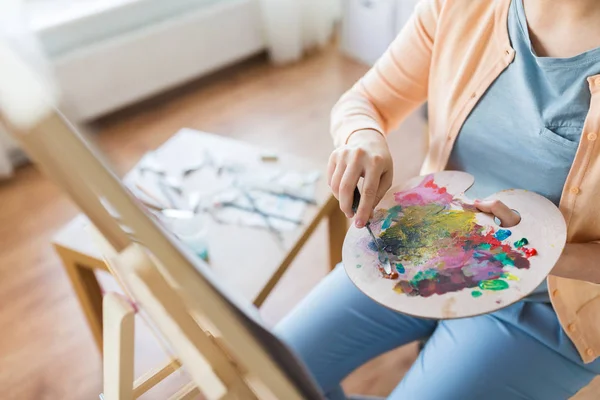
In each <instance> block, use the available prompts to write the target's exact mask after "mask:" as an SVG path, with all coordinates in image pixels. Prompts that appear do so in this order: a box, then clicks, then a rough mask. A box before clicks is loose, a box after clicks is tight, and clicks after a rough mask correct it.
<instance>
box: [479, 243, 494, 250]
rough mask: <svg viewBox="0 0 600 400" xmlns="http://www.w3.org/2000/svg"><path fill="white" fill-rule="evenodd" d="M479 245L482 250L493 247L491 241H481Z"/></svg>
mask: <svg viewBox="0 0 600 400" xmlns="http://www.w3.org/2000/svg"><path fill="white" fill-rule="evenodd" d="M478 247H479V249H481V250H489V249H491V248H492V245H491V244H489V243H481V244H480V245H479V246H478Z"/></svg>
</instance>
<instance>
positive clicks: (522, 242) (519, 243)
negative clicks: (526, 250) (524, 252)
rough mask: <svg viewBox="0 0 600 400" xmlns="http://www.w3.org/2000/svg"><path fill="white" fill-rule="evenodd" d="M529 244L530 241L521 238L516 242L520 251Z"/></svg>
mask: <svg viewBox="0 0 600 400" xmlns="http://www.w3.org/2000/svg"><path fill="white" fill-rule="evenodd" d="M528 244H529V240H527V238H521V239H519V240H517V241H516V242H515V247H516V248H517V249H520V248H521V247H523V246H527V245H528Z"/></svg>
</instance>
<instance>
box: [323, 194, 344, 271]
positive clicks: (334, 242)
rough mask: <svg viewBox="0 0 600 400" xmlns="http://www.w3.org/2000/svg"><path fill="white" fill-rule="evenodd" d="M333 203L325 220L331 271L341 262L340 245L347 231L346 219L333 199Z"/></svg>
mask: <svg viewBox="0 0 600 400" xmlns="http://www.w3.org/2000/svg"><path fill="white" fill-rule="evenodd" d="M333 200H334V201H333V202H334V203H335V204H333V205H332V207H331V212H330V213H329V216H328V220H327V227H328V230H329V266H330V267H331V269H333V268H335V266H336V265H337V264H338V263H339V262H340V261H342V245H343V244H344V238H345V236H346V230H347V229H348V219H347V218H346V216H345V215H344V213H343V212H342V210H340V207H339V204H338V202H337V201H335V198H334V199H333Z"/></svg>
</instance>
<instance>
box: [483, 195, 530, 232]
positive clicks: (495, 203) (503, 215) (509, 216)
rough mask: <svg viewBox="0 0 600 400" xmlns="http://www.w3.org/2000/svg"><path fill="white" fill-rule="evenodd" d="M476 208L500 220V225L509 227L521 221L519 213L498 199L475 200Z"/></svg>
mask: <svg viewBox="0 0 600 400" xmlns="http://www.w3.org/2000/svg"><path fill="white" fill-rule="evenodd" d="M475 207H477V209H478V210H480V211H482V212H484V213H488V214H492V215H494V216H495V217H497V218H498V219H499V220H500V226H502V227H506V228H509V227H511V226H515V225H517V224H518V223H519V222H520V221H521V217H520V216H519V214H517V213H516V212H514V211H513V210H511V209H510V208H509V207H508V206H507V205H506V204H504V203H503V202H501V201H499V200H488V201H479V200H476V201H475Z"/></svg>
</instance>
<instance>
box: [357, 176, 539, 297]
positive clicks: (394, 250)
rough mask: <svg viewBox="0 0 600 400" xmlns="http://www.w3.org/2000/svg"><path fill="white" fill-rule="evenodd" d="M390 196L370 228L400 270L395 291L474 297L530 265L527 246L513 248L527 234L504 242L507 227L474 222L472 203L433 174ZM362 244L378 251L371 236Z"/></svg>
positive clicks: (501, 287) (502, 287)
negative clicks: (390, 201)
mask: <svg viewBox="0 0 600 400" xmlns="http://www.w3.org/2000/svg"><path fill="white" fill-rule="evenodd" d="M394 200H395V202H396V205H394V206H393V207H391V208H389V209H380V210H377V212H376V213H375V215H374V217H373V219H372V220H371V227H372V228H373V230H374V232H379V234H378V235H377V236H378V238H377V240H378V242H379V245H380V246H381V247H382V248H383V249H384V250H385V251H386V252H388V254H390V255H391V258H392V259H393V260H395V262H394V263H395V264H396V270H397V271H398V272H399V273H400V274H401V276H399V277H398V279H397V283H396V285H395V287H394V291H396V292H397V293H404V294H407V295H408V296H422V297H429V296H432V295H434V294H438V295H442V294H445V293H450V292H457V291H460V290H463V289H468V288H472V289H476V290H474V291H473V292H471V295H472V296H473V297H479V295H477V294H476V293H477V292H481V291H499V290H505V289H507V288H508V287H509V286H510V285H509V283H508V281H510V280H512V281H515V280H518V278H517V277H516V276H515V275H507V271H508V270H510V269H513V268H516V269H527V268H529V265H530V263H529V260H528V257H527V250H529V249H522V248H521V249H519V248H515V247H517V246H516V245H517V243H518V244H521V243H523V244H522V246H521V247H523V246H525V245H526V244H528V241H527V239H525V238H523V239H521V240H519V241H517V242H515V247H513V246H511V243H505V242H503V241H504V240H506V239H507V238H508V237H510V236H511V234H512V232H511V231H509V230H508V229H498V230H496V229H495V228H494V227H486V226H482V225H480V224H478V223H477V214H478V210H477V209H476V208H475V206H474V205H472V204H467V203H465V202H463V201H462V200H460V199H456V198H454V196H453V195H452V194H450V193H448V192H447V190H446V188H445V187H440V186H438V185H437V184H436V183H435V181H434V178H433V175H429V176H427V177H425V179H424V180H423V181H422V182H421V184H419V185H418V186H417V187H415V188H413V189H410V190H408V191H403V192H397V193H395V194H394ZM367 247H368V249H369V250H371V251H373V252H376V251H377V246H376V245H375V243H373V241H372V240H370V241H369V242H368V244H367ZM520 250H521V251H520ZM524 253H525V254H524ZM530 254H532V252H531V251H530ZM533 255H535V254H533ZM399 265H400V266H401V268H400V267H399Z"/></svg>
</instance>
